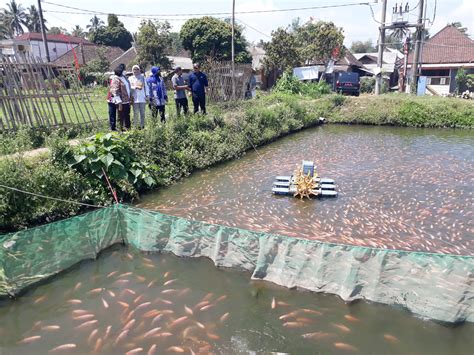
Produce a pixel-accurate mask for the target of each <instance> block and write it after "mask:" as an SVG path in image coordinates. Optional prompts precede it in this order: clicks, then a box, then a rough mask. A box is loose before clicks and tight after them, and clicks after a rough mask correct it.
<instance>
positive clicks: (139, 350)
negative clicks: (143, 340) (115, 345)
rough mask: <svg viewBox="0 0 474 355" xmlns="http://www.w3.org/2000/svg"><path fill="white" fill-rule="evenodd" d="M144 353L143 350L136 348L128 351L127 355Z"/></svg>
mask: <svg viewBox="0 0 474 355" xmlns="http://www.w3.org/2000/svg"><path fill="white" fill-rule="evenodd" d="M142 351H143V348H135V349H133V350H130V351H127V352H126V353H125V355H133V354H138V353H140V352H142Z"/></svg>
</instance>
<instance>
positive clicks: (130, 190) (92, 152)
mask: <svg viewBox="0 0 474 355" xmlns="http://www.w3.org/2000/svg"><path fill="white" fill-rule="evenodd" d="M64 158H65V160H66V161H67V163H68V164H69V167H71V168H74V169H75V170H77V171H78V172H79V173H81V174H82V175H83V176H85V177H86V178H87V179H88V180H91V181H90V182H91V183H92V184H93V183H94V182H95V181H97V179H105V178H107V177H108V179H109V181H110V183H111V185H112V186H113V187H114V188H115V190H116V191H117V192H118V193H119V196H120V197H121V199H126V198H130V197H136V196H138V192H139V191H143V190H145V189H147V188H150V187H152V186H153V185H155V184H156V181H155V179H154V178H153V170H154V166H153V165H151V164H147V163H146V162H143V161H140V160H139V159H138V158H137V156H136V154H135V153H134V152H133V151H132V150H131V149H130V147H129V145H128V142H127V140H126V136H120V135H119V134H118V133H117V132H114V133H98V134H96V135H95V136H94V137H92V138H91V139H89V140H88V141H86V142H84V143H82V144H81V145H79V146H77V147H69V149H68V150H67V151H66V152H65V154H64ZM104 172H105V173H106V174H107V177H105V176H104Z"/></svg>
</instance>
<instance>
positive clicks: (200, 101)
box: [189, 63, 209, 115]
mask: <svg viewBox="0 0 474 355" xmlns="http://www.w3.org/2000/svg"><path fill="white" fill-rule="evenodd" d="M193 67H194V73H192V74H191V75H190V76H189V88H190V89H191V93H192V97H193V105H194V113H198V111H199V108H201V113H202V114H204V115H205V114H206V88H207V87H208V86H209V83H208V82H207V76H206V74H204V73H203V72H201V70H200V66H199V64H197V63H196V64H194V66H193Z"/></svg>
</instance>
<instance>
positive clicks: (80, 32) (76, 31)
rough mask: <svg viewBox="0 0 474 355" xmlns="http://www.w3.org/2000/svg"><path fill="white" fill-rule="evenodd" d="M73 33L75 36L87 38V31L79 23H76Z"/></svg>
mask: <svg viewBox="0 0 474 355" xmlns="http://www.w3.org/2000/svg"><path fill="white" fill-rule="evenodd" d="M71 35H72V36H74V37H80V38H85V37H86V33H85V32H84V30H83V28H82V27H81V26H79V25H76V26H75V27H74V28H73V29H72V32H71Z"/></svg>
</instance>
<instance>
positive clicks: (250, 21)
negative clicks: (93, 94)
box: [0, 0, 474, 46]
mask: <svg viewBox="0 0 474 355" xmlns="http://www.w3.org/2000/svg"><path fill="white" fill-rule="evenodd" d="M44 1H51V2H52V3H57V4H61V5H67V6H72V7H77V8H81V9H87V10H91V11H98V12H105V13H109V12H113V13H117V14H140V15H160V16H162V17H160V18H162V19H165V18H167V19H170V23H171V25H172V26H173V30H174V31H179V29H180V27H181V26H182V25H183V23H184V22H185V20H186V19H187V18H189V17H191V16H193V17H199V14H200V13H208V12H229V13H230V12H231V11H232V0H179V1H177V0H167V1H163V0H82V1H72V0H43V2H42V4H43V5H42V6H43V11H44V17H45V19H46V20H47V22H48V25H49V27H51V26H58V27H64V28H66V29H68V30H70V29H71V28H72V27H74V26H75V25H76V24H77V25H80V26H81V27H83V28H85V27H86V25H87V24H88V23H89V20H90V18H91V17H92V16H93V14H70V13H59V12H54V11H63V12H64V11H65V12H68V11H70V12H75V11H76V10H68V9H65V8H61V7H57V6H54V5H51V4H46V3H44ZM359 1H370V3H371V6H370V7H369V6H367V5H358V6H348V7H338V8H326V9H311V10H299V11H291V12H274V13H258V14H236V19H237V22H238V23H239V24H240V25H243V26H244V27H245V31H244V34H245V36H246V38H247V39H248V40H249V41H250V42H255V43H256V42H258V41H259V40H260V39H263V40H265V41H267V40H269V39H270V37H269V36H270V35H271V32H272V30H275V29H277V28H278V27H286V26H287V25H289V24H290V23H291V21H292V19H294V18H297V17H299V18H300V20H301V21H302V22H306V21H308V20H310V19H315V20H325V21H333V22H334V23H335V24H336V25H337V26H340V27H342V28H343V29H344V34H345V38H346V39H345V44H346V45H348V46H350V44H351V43H352V42H353V41H363V40H368V39H370V40H372V41H373V43H376V42H377V37H378V26H379V24H378V23H377V22H376V21H380V17H381V16H380V15H381V11H382V9H381V8H382V6H381V1H382V0H378V3H375V2H376V0H293V1H291V0H235V3H236V12H239V11H261V10H278V9H289V8H301V7H314V6H327V5H342V4H355V3H358V2H359ZM405 1H407V0H405ZM426 1H427V11H426V13H427V15H426V17H427V18H428V19H429V20H430V21H431V22H433V19H434V22H433V24H432V25H431V24H430V25H429V31H430V33H431V34H432V35H433V34H435V33H436V32H437V31H439V30H440V29H442V28H443V27H444V26H445V25H446V24H448V23H450V22H455V21H460V22H462V23H463V25H464V26H467V27H468V28H469V33H470V35H471V37H472V36H473V35H474V0H426ZM395 2H396V1H395V0H388V7H387V8H388V11H387V20H388V21H389V20H390V19H391V14H392V7H393V6H394V4H395ZM6 3H7V1H6V0H0V7H2V8H3V7H5V5H6ZM17 3H20V4H21V5H22V6H23V7H25V8H26V7H28V6H30V5H32V4H34V5H36V6H37V0H17ZM408 3H409V4H410V8H411V9H413V8H415V6H416V4H417V3H418V0H408ZM435 5H436V15H435V16H434V14H435V11H434V10H435ZM371 8H372V11H373V15H372V11H371ZM76 12H77V11H76ZM169 14H176V15H178V16H175V17H168V16H165V15H169ZM220 16H222V17H228V16H227V15H220ZM99 17H100V18H102V19H103V20H104V22H106V18H107V16H106V15H103V16H99ZM416 17H417V10H416V9H415V10H413V12H412V14H411V17H410V21H413V22H415V21H416ZM119 19H120V20H121V21H122V22H123V23H124V24H125V27H127V29H128V30H130V31H131V32H135V31H136V30H137V28H138V26H139V24H140V21H141V19H138V18H130V17H119Z"/></svg>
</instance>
